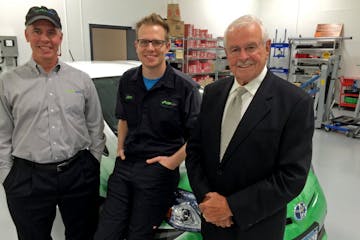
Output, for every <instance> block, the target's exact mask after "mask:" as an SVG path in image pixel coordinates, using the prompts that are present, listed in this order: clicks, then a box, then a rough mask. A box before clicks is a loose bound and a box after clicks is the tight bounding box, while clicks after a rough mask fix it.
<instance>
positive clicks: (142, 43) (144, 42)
mask: <svg viewBox="0 0 360 240" xmlns="http://www.w3.org/2000/svg"><path fill="white" fill-rule="evenodd" d="M137 42H138V44H139V46H140V47H147V46H149V44H150V43H151V45H152V46H153V47H154V48H161V47H162V46H164V44H165V43H166V41H165V40H148V39H138V40H137Z"/></svg>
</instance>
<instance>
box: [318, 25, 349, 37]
mask: <svg viewBox="0 0 360 240" xmlns="http://www.w3.org/2000/svg"><path fill="white" fill-rule="evenodd" d="M343 32H344V24H318V25H317V27H316V31H315V37H342V36H343Z"/></svg>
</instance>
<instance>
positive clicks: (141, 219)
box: [94, 156, 179, 240]
mask: <svg viewBox="0 0 360 240" xmlns="http://www.w3.org/2000/svg"><path fill="white" fill-rule="evenodd" d="M178 181H179V170H178V168H177V169H176V170H170V169H167V168H166V167H164V166H162V165H161V164H160V163H154V164H147V163H146V162H145V159H141V160H139V159H131V157H129V156H126V160H124V161H123V160H120V159H117V160H116V163H115V168H114V172H113V174H112V175H111V176H110V178H109V183H108V192H107V198H106V200H105V204H104V207H103V209H102V212H101V217H100V221H99V227H98V230H97V231H96V233H95V238H94V239H95V240H105V239H106V240H123V239H126V240H135V239H136V240H151V239H153V238H154V234H155V230H156V228H157V227H158V226H159V225H160V224H161V222H162V220H163V219H164V217H165V215H166V212H167V210H168V209H169V207H170V206H171V205H172V203H173V197H174V191H175V190H176V188H177V184H178Z"/></svg>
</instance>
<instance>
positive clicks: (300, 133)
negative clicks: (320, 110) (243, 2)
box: [186, 15, 314, 240]
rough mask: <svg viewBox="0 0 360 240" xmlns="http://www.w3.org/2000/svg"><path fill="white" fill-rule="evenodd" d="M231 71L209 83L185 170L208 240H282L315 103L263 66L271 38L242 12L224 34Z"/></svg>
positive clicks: (302, 178)
mask: <svg viewBox="0 0 360 240" xmlns="http://www.w3.org/2000/svg"><path fill="white" fill-rule="evenodd" d="M224 40H225V42H224V43H225V50H226V54H227V58H228V62H229V65H230V69H231V71H232V73H233V75H234V76H232V77H229V78H226V79H222V80H219V81H216V82H214V83H213V84H210V85H208V86H207V87H206V88H205V90H204V94H203V102H202V106H201V112H200V115H199V118H198V122H197V127H196V128H195V130H194V132H193V134H192V136H191V137H190V140H189V141H188V145H187V158H186V167H187V170H188V176H189V179H190V184H191V187H192V189H193V191H194V194H195V196H196V198H197V201H198V203H199V206H200V209H201V212H202V217H203V219H202V220H203V221H202V226H201V231H202V235H203V238H204V239H205V240H219V239H226V240H229V239H231V240H232V239H239V240H246V239H251V240H254V239H255V240H256V239H267V240H269V239H270V240H280V239H283V235H284V229H285V220H286V204H287V203H288V202H289V201H290V200H291V199H293V198H294V197H296V196H297V195H298V194H299V193H300V192H301V190H302V188H303V187H304V185H305V182H306V178H307V174H308V171H309V168H310V163H311V155H312V136H313V132H314V116H313V115H314V114H313V100H312V98H311V97H310V96H309V95H308V94H306V92H305V91H303V90H302V89H300V88H298V87H296V86H294V85H292V84H291V83H289V82H287V81H285V80H283V79H280V78H279V77H277V76H275V75H273V74H272V73H271V72H269V71H268V70H267V68H266V62H267V58H268V55H269V51H270V40H269V39H268V36H267V33H266V31H265V29H264V27H263V25H262V23H261V21H260V20H259V19H258V18H256V17H254V16H250V15H246V16H242V17H240V18H239V19H237V20H235V21H234V22H233V23H231V24H230V25H229V27H228V28H227V29H226V31H225V39H224Z"/></svg>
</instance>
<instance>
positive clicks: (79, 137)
mask: <svg viewBox="0 0 360 240" xmlns="http://www.w3.org/2000/svg"><path fill="white" fill-rule="evenodd" d="M25 25H26V29H25V37H26V40H27V41H28V42H29V43H30V46H31V48H32V58H31V59H30V61H28V62H27V63H26V64H25V65H23V66H20V67H18V68H16V69H14V70H13V71H10V72H6V73H5V74H3V75H2V76H1V77H0V116H1V118H0V182H2V183H3V185H4V189H5V192H6V197H7V203H8V207H9V211H10V214H11V217H12V219H13V221H14V223H15V226H16V229H17V233H18V237H19V239H22V240H42V239H44V240H45V239H46V240H48V239H51V237H50V233H51V228H52V224H53V221H54V218H55V214H56V206H58V207H59V210H60V213H61V216H62V219H63V222H64V225H65V235H66V239H76V240H80V239H81V240H85V239H86V240H89V239H92V235H93V231H95V229H96V224H97V220H98V191H99V161H100V157H101V153H102V151H103V149H104V144H105V137H104V134H103V128H104V125H103V117H102V111H101V106H100V102H99V98H98V95H97V92H96V89H95V87H94V84H93V82H92V80H91V79H90V77H89V76H88V75H87V74H85V73H83V72H81V71H78V70H76V69H74V68H72V67H70V66H69V65H66V64H65V63H63V62H61V61H60V60H59V58H58V56H59V51H60V45H61V42H62V37H63V33H62V32H61V21H60V18H59V16H58V14H57V12H56V11H55V10H53V9H48V8H46V7H32V8H30V10H29V12H28V13H27V15H26V21H25Z"/></svg>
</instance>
